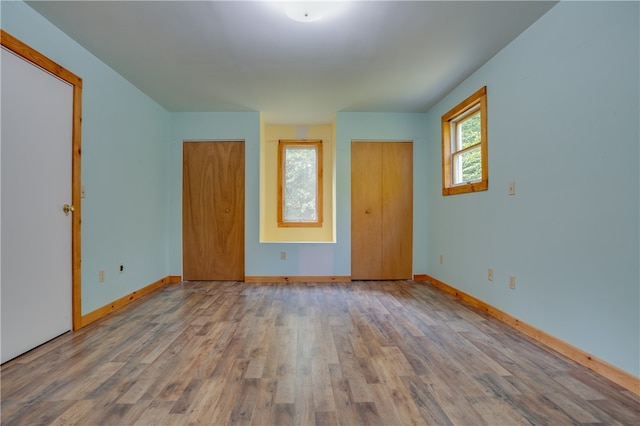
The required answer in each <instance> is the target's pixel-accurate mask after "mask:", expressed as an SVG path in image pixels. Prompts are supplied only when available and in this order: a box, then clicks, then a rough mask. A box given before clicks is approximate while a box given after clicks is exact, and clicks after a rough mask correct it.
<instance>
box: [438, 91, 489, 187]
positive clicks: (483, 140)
mask: <svg viewBox="0 0 640 426" xmlns="http://www.w3.org/2000/svg"><path fill="white" fill-rule="evenodd" d="M488 188H489V170H488V167H487V87H486V86H485V87H483V88H482V89H480V90H478V91H477V92H476V93H474V94H473V95H471V96H469V97H468V98H467V99H465V100H464V101H462V103H460V104H459V105H458V106H456V107H455V108H453V109H452V110H451V111H449V112H448V113H446V114H445V115H443V116H442V195H453V194H462V193H465V192H476V191H486V190H487V189H488Z"/></svg>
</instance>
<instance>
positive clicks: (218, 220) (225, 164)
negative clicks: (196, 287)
mask: <svg viewBox="0 0 640 426" xmlns="http://www.w3.org/2000/svg"><path fill="white" fill-rule="evenodd" d="M182 185H183V187H182V269H183V277H184V279H185V280H239V281H242V280H244V142H241V141H240V142H238V141H229V142H185V143H184V148H183V178H182Z"/></svg>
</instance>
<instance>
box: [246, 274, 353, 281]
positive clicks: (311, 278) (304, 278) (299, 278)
mask: <svg viewBox="0 0 640 426" xmlns="http://www.w3.org/2000/svg"><path fill="white" fill-rule="evenodd" d="M244 281H245V282H248V283H286V282H291V283H348V282H351V277H340V276H336V277H334V276H316V275H310V276H281V277H261V276H248V277H244Z"/></svg>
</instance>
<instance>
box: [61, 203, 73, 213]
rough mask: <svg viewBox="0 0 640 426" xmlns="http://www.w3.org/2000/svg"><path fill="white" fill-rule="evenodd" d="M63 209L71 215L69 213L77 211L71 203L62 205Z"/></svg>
mask: <svg viewBox="0 0 640 426" xmlns="http://www.w3.org/2000/svg"><path fill="white" fill-rule="evenodd" d="M62 211H63V212H64V215H65V216H69V213H70V212H72V211H75V208H74V207H73V206H71V205H69V204H65V205H63V206H62Z"/></svg>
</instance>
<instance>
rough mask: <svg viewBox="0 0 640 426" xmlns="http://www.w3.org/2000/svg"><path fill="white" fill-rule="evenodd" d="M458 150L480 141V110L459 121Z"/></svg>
mask: <svg viewBox="0 0 640 426" xmlns="http://www.w3.org/2000/svg"><path fill="white" fill-rule="evenodd" d="M457 137H458V138H457V139H458V143H457V148H456V151H459V150H461V149H465V148H467V147H470V146H471V145H475V144H477V143H480V138H481V136H480V111H478V112H476V113H475V114H473V115H470V116H469V117H467V118H465V119H464V120H462V121H460V122H459V123H458V132H457Z"/></svg>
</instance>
